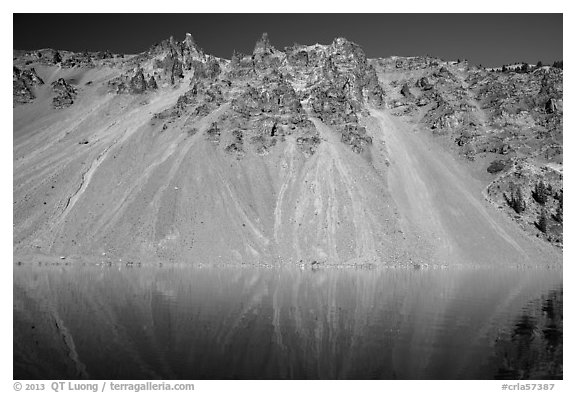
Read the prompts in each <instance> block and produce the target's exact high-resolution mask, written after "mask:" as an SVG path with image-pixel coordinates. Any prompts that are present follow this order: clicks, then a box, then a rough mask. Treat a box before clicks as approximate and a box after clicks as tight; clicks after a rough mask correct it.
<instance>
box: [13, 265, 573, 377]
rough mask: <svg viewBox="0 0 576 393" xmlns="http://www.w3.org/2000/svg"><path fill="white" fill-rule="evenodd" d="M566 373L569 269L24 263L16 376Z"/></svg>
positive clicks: (17, 280)
mask: <svg viewBox="0 0 576 393" xmlns="http://www.w3.org/2000/svg"><path fill="white" fill-rule="evenodd" d="M561 377H562V270H560V269H544V268H543V269H516V268H510V269H498V270H492V269H465V268H454V269H430V268H424V269H394V268H376V269H353V268H346V269H335V268H321V269H315V270H312V269H310V268H307V269H304V270H302V269H300V268H298V267H284V268H259V267H182V266H179V267H167V266H166V265H164V266H162V267H159V266H154V267H151V266H148V267H137V266H132V267H127V266H125V265H112V266H107V265H106V266H94V265H85V266H80V265H70V266H64V265H62V264H59V265H55V264H48V265H46V264H45V265H41V266H38V265H36V264H23V265H16V266H14V378H15V379H33V378H43V379H52V378H55V379H62V378H66V379H75V378H92V379H143V378H146V379H153V378H162V379H205V378H211V379H212V378H213V379H226V378H242V379H244V378H247V379H263V378H266V379H281V378H295V379H326V378H329V379H332V378H349V379H366V378H378V379H461V378H465V379H494V378H507V379H508V378H561Z"/></svg>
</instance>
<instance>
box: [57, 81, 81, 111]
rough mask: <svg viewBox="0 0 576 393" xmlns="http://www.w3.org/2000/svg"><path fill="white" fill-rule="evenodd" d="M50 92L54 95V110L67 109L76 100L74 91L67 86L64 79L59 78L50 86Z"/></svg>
mask: <svg viewBox="0 0 576 393" xmlns="http://www.w3.org/2000/svg"><path fill="white" fill-rule="evenodd" d="M51 87H52V91H53V92H54V93H55V94H56V95H55V96H54V98H52V105H53V106H54V108H56V109H63V108H67V107H69V106H70V105H72V104H73V103H74V100H75V99H76V89H75V88H74V87H72V86H71V85H70V84H68V83H67V82H66V81H65V80H64V78H59V79H58V80H56V81H55V82H52V84H51Z"/></svg>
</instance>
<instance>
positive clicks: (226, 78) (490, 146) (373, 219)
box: [13, 34, 562, 266]
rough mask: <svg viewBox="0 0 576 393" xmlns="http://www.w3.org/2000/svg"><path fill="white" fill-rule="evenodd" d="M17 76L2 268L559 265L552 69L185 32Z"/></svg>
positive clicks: (36, 64) (28, 65) (54, 58)
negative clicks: (13, 263) (7, 258)
mask: <svg viewBox="0 0 576 393" xmlns="http://www.w3.org/2000/svg"><path fill="white" fill-rule="evenodd" d="M13 80H14V91H13V104H14V190H13V192H14V206H13V209H14V211H13V212H14V239H13V241H14V253H15V254H16V255H22V256H28V257H30V258H33V257H34V256H37V255H42V256H43V257H46V256H53V257H59V256H62V257H63V258H67V259H74V258H78V259H86V258H88V259H90V258H95V259H97V260H101V259H108V260H118V259H124V260H130V261H132V260H138V261H142V262H153V261H157V260H161V261H172V262H180V263H207V264H212V263H219V264H238V263H243V264H264V265H266V264H283V263H296V264H302V265H311V264H312V265H314V266H321V265H323V264H327V265H328V264H329V265H343V264H361V265H365V264H387V265H398V266H411V265H412V266H432V265H433V266H444V265H455V264H468V265H469V264H473V265H485V264H550V263H559V261H560V260H561V244H562V243H561V241H562V240H561V239H562V229H561V227H562V224H561V209H562V170H561V167H562V161H561V156H562V70H558V69H553V68H550V67H542V68H539V69H537V70H534V71H532V72H529V73H525V74H507V73H502V72H490V71H487V70H485V69H482V68H478V67H474V66H471V65H468V64H467V63H465V62H460V63H457V62H446V61H442V60H440V59H434V58H428V57H421V58H396V57H395V58H387V59H367V58H366V56H365V54H364V52H363V51H362V49H361V47H360V46H358V45H357V44H355V43H353V42H350V41H348V40H346V39H345V38H336V39H335V40H334V41H333V42H332V43H331V44H329V45H320V44H315V45H297V44H296V45H294V46H292V47H288V48H285V49H283V50H279V49H276V48H275V47H274V46H273V45H272V44H271V42H270V41H269V39H268V37H267V35H266V34H263V36H262V38H261V39H260V40H259V41H258V42H257V43H256V45H255V48H254V50H253V53H252V54H242V53H238V52H234V53H233V55H232V57H231V59H230V60H228V59H221V58H218V57H215V56H212V55H210V54H207V53H205V52H204V51H203V50H202V49H201V48H200V47H199V46H198V45H197V44H196V42H195V41H194V39H193V38H192V36H191V35H190V34H187V36H186V37H185V39H184V40H182V41H177V40H175V39H173V38H170V39H168V40H165V41H162V42H161V43H159V44H156V45H154V46H152V47H151V48H150V49H149V50H148V51H146V52H144V53H140V54H137V55H118V54H112V53H110V52H98V53H90V52H84V53H73V52H68V51H57V50H53V49H43V50H37V51H14V68H13ZM538 182H541V183H543V184H544V183H545V185H544V191H542V190H541V188H540V189H539V190H540V194H538V195H537V197H536V199H534V200H533V201H532V200H530V199H529V198H530V195H531V194H530V189H531V188H534V187H536V185H537V184H539V183H538ZM510 188H512V189H513V191H512V192H516V193H517V192H520V193H523V198H525V199H526V201H525V205H526V207H525V209H524V210H522V211H521V212H517V211H515V210H514V209H512V204H511V203H510V198H509V197H508V195H509V189H510ZM517 189H518V190H520V191H515V190H517ZM536 192H538V191H536ZM542 192H544V193H547V194H546V195H548V194H550V195H549V196H550V197H549V198H546V199H544V198H543V197H542ZM510 195H512V194H510ZM514 195H517V194H514ZM538 198H539V199H538ZM558 212H559V213H558ZM542 216H544V220H545V221H546V224H547V225H545V226H544V228H545V230H542V228H543V227H542V225H541V224H542V223H541V222H540V221H539V220H540V218H541V217H542ZM539 217H540V218H539ZM534 222H535V223H536V224H538V225H535V224H534ZM538 237H540V239H538ZM487 247H489V249H490V251H486V248H487Z"/></svg>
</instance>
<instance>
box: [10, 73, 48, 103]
mask: <svg viewBox="0 0 576 393" xmlns="http://www.w3.org/2000/svg"><path fill="white" fill-rule="evenodd" d="M12 80H13V83H12V88H13V91H12V102H13V105H14V106H16V105H19V104H26V103H29V102H32V101H33V100H34V98H36V96H35V95H34V92H33V90H34V87H35V86H40V85H43V84H44V81H43V80H42V79H41V78H40V77H39V76H38V74H36V70H34V68H31V69H29V70H25V69H24V70H21V69H19V68H18V67H13V70H12Z"/></svg>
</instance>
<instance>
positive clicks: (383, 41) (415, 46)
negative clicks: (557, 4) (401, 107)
mask: <svg viewBox="0 0 576 393" xmlns="http://www.w3.org/2000/svg"><path fill="white" fill-rule="evenodd" d="M562 23H563V17H562V14H14V49H38V48H56V49H68V50H73V51H80V50H90V51H96V50H105V49H108V50H110V51H112V52H122V53H138V52H142V51H144V50H146V49H147V48H149V47H150V46H151V45H152V44H153V43H156V42H159V41H161V40H163V39H165V38H168V37H169V36H170V35H173V36H174V38H177V39H179V40H181V39H183V38H184V35H185V33H186V32H190V33H192V35H193V36H194V38H195V40H196V42H197V43H198V44H199V45H200V46H201V47H202V48H203V49H204V50H205V51H206V52H207V53H211V54H213V55H216V56H219V57H225V58H230V56H231V54H232V51H233V50H234V49H236V50H239V51H242V52H251V51H252V49H253V47H254V43H255V41H256V40H257V39H258V38H259V37H260V35H261V34H262V32H264V31H266V32H268V36H269V37H270V40H271V41H272V44H273V45H274V46H276V47H277V48H279V49H281V48H284V47H285V46H288V45H292V44H293V43H295V42H297V43H301V44H313V43H316V42H319V43H330V42H331V41H332V40H333V38H335V37H338V36H343V37H346V38H348V39H350V40H352V41H354V42H356V43H358V44H359V45H361V46H362V47H363V48H364V50H365V52H366V54H367V56H368V57H385V56H391V55H399V56H414V55H426V54H429V55H432V56H438V57H441V58H443V59H446V60H451V59H454V60H455V59H457V58H461V59H468V60H469V61H470V62H472V63H474V64H482V65H484V66H499V65H502V64H507V63H511V62H515V61H527V62H529V63H536V62H537V61H538V60H542V61H543V62H544V63H551V62H553V61H554V60H560V59H562Z"/></svg>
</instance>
